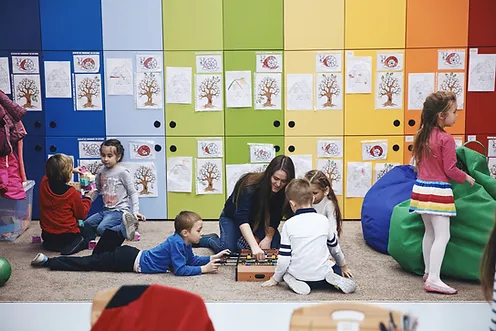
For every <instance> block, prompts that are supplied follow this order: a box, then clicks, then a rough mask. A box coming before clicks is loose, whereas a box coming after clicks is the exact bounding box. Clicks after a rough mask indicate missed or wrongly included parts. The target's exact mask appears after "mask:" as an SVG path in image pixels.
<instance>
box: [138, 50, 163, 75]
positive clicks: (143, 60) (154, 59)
mask: <svg viewBox="0 0 496 331" xmlns="http://www.w3.org/2000/svg"><path fill="white" fill-rule="evenodd" d="M162 59H163V58H162V54H136V71H137V72H139V73H142V72H162V63H163V60H162Z"/></svg>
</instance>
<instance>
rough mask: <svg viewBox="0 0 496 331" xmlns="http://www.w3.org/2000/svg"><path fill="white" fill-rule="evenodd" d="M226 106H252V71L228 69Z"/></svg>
mask: <svg viewBox="0 0 496 331" xmlns="http://www.w3.org/2000/svg"><path fill="white" fill-rule="evenodd" d="M225 77H226V107H229V108H248V107H252V105H253V103H252V92H251V89H252V84H251V71H226V75H225Z"/></svg>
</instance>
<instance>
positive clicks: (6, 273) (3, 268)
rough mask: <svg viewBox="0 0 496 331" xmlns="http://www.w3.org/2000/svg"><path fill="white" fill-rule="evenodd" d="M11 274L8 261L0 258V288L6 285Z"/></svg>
mask: <svg viewBox="0 0 496 331" xmlns="http://www.w3.org/2000/svg"><path fill="white" fill-rule="evenodd" d="M11 274H12V268H11V267H10V263H9V261H7V260H6V259H4V258H3V257H0V286H2V285H4V284H5V283H7V281H8V280H9V278H10V275H11Z"/></svg>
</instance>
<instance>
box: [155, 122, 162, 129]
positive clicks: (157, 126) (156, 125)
mask: <svg viewBox="0 0 496 331" xmlns="http://www.w3.org/2000/svg"><path fill="white" fill-rule="evenodd" d="M161 125H162V123H160V121H155V122H153V126H154V127H156V128H159V127H160V126H161Z"/></svg>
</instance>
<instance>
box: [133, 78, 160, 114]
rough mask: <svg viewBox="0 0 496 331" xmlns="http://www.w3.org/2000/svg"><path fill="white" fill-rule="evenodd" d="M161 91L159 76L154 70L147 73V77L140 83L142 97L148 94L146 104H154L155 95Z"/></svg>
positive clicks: (139, 88)
mask: <svg viewBox="0 0 496 331" xmlns="http://www.w3.org/2000/svg"><path fill="white" fill-rule="evenodd" d="M159 92H160V86H159V85H158V81H157V77H156V76H155V74H154V73H153V72H150V73H145V77H144V78H143V79H142V80H141V81H140V83H139V85H138V94H139V96H140V97H144V96H146V98H147V100H146V102H145V106H153V105H155V103H154V102H153V96H154V95H158V94H159Z"/></svg>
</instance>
